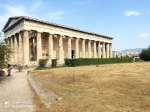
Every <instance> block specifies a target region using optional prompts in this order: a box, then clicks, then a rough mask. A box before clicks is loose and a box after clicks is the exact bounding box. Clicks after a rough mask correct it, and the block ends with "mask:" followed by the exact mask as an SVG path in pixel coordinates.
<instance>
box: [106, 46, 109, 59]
mask: <svg viewBox="0 0 150 112" xmlns="http://www.w3.org/2000/svg"><path fill="white" fill-rule="evenodd" d="M106 58H109V44H108V43H106Z"/></svg>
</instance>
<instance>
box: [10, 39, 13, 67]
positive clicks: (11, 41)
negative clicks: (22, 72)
mask: <svg viewBox="0 0 150 112" xmlns="http://www.w3.org/2000/svg"><path fill="white" fill-rule="evenodd" d="M9 42H10V48H11V49H12V50H13V37H12V36H11V37H10V40H9ZM10 62H11V63H12V64H13V62H14V60H13V54H12V55H10Z"/></svg>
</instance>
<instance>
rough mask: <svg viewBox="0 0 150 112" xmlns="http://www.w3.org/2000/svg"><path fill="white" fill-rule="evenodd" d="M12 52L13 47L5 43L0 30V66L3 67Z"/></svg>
mask: <svg viewBox="0 0 150 112" xmlns="http://www.w3.org/2000/svg"><path fill="white" fill-rule="evenodd" d="M12 54H13V49H12V48H11V47H10V46H9V45H8V44H6V42H5V41H4V39H3V38H2V33H1V32H0V68H3V66H4V64H5V63H7V62H8V61H9V60H10V57H11V55H12Z"/></svg>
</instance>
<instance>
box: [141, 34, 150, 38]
mask: <svg viewBox="0 0 150 112" xmlns="http://www.w3.org/2000/svg"><path fill="white" fill-rule="evenodd" d="M138 37H140V38H146V37H150V33H142V34H140V35H139V36H138Z"/></svg>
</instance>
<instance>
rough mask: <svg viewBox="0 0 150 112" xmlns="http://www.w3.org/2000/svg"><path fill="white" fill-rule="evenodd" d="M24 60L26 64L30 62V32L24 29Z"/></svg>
mask: <svg viewBox="0 0 150 112" xmlns="http://www.w3.org/2000/svg"><path fill="white" fill-rule="evenodd" d="M23 60H24V62H23V63H24V65H28V63H29V61H30V60H29V32H28V31H26V30H24V31H23Z"/></svg>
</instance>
